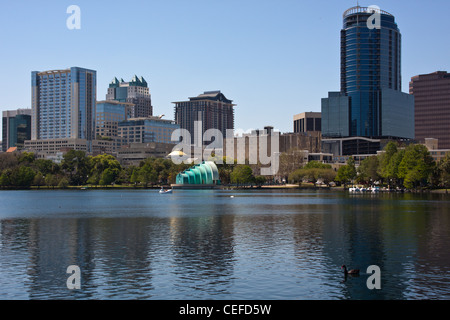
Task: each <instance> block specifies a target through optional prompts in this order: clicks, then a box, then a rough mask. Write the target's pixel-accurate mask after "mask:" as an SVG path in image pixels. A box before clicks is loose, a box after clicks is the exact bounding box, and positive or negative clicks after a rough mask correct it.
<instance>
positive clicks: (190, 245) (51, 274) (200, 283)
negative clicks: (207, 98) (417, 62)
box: [0, 190, 450, 300]
mask: <svg viewBox="0 0 450 320" xmlns="http://www.w3.org/2000/svg"><path fill="white" fill-rule="evenodd" d="M231 196H234V197H231ZM0 203H1V206H0V299H170V300H176V299H199V300H200V299H202V300H203V299H227V300H228V299H253V300H259V299H264V300H266V299H267V300H278V299H283V300H293V299H332V300H338V299H450V280H449V279H450V250H449V245H450V198H449V197H448V196H445V195H412V194H377V195H349V194H346V193H342V192H332V191H329V192H326V191H321V192H319V191H318V192H314V191H308V192H306V191H298V190H297V191H293V190H292V191H288V190H285V191H283V190H280V191H240V192H237V191H209V190H208V191H181V190H180V191H175V192H174V193H173V194H171V195H160V194H159V193H158V191H155V190H108V191H104V190H103V191H102V190H86V191H53V190H51V191H0ZM342 264H346V265H348V266H349V267H351V268H359V269H361V275H360V276H359V277H355V278H353V277H349V278H347V279H345V277H344V276H343V274H342V273H341V269H340V266H341V265H342ZM69 265H78V266H79V267H80V268H81V274H82V278H81V290H68V289H67V286H66V281H67V278H68V276H69V275H68V274H67V273H66V269H67V267H68V266H69ZM370 265H377V266H379V267H380V269H381V290H369V289H368V288H367V286H366V281H367V279H368V277H369V275H368V274H367V273H366V270H367V267H368V266H370Z"/></svg>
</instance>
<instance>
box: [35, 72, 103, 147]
mask: <svg viewBox="0 0 450 320" xmlns="http://www.w3.org/2000/svg"><path fill="white" fill-rule="evenodd" d="M31 86H32V87H31V90H32V92H31V93H32V100H31V105H32V108H31V109H32V122H31V140H51V139H66V138H68V139H83V140H87V141H92V140H94V139H95V104H96V98H97V97H96V92H97V72H96V71H94V70H89V69H84V68H78V67H73V68H70V69H65V70H52V71H43V72H38V71H33V72H32V73H31Z"/></svg>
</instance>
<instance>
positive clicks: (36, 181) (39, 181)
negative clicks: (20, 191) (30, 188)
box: [33, 171, 45, 187]
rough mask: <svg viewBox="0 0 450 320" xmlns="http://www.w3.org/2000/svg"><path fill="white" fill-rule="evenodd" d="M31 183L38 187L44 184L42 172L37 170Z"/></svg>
mask: <svg viewBox="0 0 450 320" xmlns="http://www.w3.org/2000/svg"><path fill="white" fill-rule="evenodd" d="M33 185H34V186H37V187H40V186H44V185H45V177H44V175H43V174H42V172H40V171H38V172H37V173H36V174H35V176H34V178H33Z"/></svg>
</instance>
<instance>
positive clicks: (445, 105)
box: [409, 71, 450, 149]
mask: <svg viewBox="0 0 450 320" xmlns="http://www.w3.org/2000/svg"><path fill="white" fill-rule="evenodd" d="M409 91H410V94H412V95H414V100H415V135H416V137H415V138H416V140H418V141H419V142H422V143H423V142H424V141H425V139H426V138H434V139H439V149H450V74H449V73H447V72H446V71H437V72H434V73H430V74H423V75H418V76H415V77H412V78H411V82H410V85H409Z"/></svg>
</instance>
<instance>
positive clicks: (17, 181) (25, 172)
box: [10, 166, 36, 187]
mask: <svg viewBox="0 0 450 320" xmlns="http://www.w3.org/2000/svg"><path fill="white" fill-rule="evenodd" d="M35 175H36V173H35V172H34V170H33V169H31V168H30V167H26V166H20V167H16V168H14V169H13V171H12V173H11V179H10V182H11V184H12V185H13V186H16V187H30V186H31V184H32V183H33V180H34V176H35Z"/></svg>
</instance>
